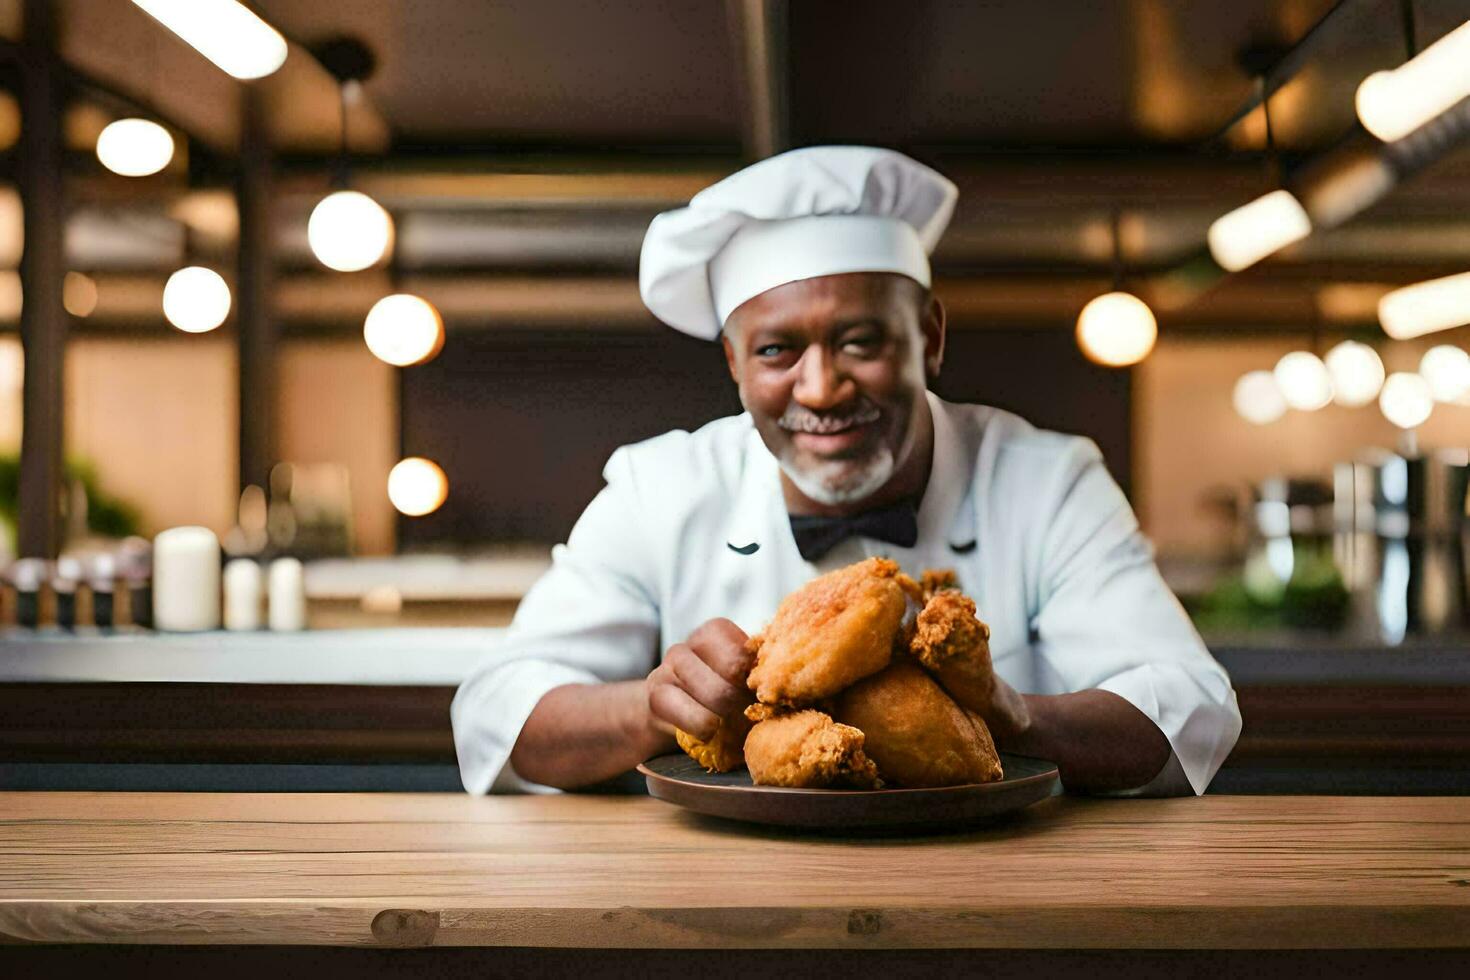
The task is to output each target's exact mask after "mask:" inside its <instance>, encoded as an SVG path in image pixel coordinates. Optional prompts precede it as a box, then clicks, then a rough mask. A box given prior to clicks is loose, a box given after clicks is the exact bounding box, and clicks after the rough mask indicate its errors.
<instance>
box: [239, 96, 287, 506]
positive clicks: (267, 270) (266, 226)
mask: <svg viewBox="0 0 1470 980" xmlns="http://www.w3.org/2000/svg"><path fill="white" fill-rule="evenodd" d="M242 104H243V112H244V118H243V120H242V122H243V125H242V126H241V135H240V177H239V183H238V186H237V194H238V198H237V201H238V206H239V210H240V243H239V251H238V253H237V262H238V268H237V272H236V278H235V290H236V292H237V293H238V296H239V303H238V306H237V310H238V315H237V318H236V327H237V333H238V338H239V345H240V347H239V353H240V364H239V370H240V419H239V425H240V472H239V477H240V489H241V490H243V489H244V488H245V487H247V486H250V485H252V484H254V485H255V486H258V487H265V486H266V485H267V480H268V479H269V477H270V469H271V467H272V466H273V465H275V462H276V424H275V423H276V388H277V375H278V372H277V370H276V367H277V365H276V353H277V351H276V348H277V346H278V342H279V339H280V327H279V324H278V323H277V322H276V317H275V311H274V310H272V309H271V302H270V296H271V289H272V285H273V281H274V279H275V265H274V259H273V255H272V252H271V181H272V169H273V160H272V155H271V149H270V144H269V138H268V134H267V132H266V120H265V105H264V96H263V94H262V93H261V92H260V90H259V89H257V88H256V87H254V86H249V85H247V86H246V87H245V92H244V95H243V100H242Z"/></svg>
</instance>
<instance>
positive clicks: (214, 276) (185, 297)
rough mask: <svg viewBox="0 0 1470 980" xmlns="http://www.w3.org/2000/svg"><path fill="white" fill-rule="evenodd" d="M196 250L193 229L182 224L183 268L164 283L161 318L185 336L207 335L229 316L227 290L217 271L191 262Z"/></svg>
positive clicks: (227, 287) (228, 294)
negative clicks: (188, 334)
mask: <svg viewBox="0 0 1470 980" xmlns="http://www.w3.org/2000/svg"><path fill="white" fill-rule="evenodd" d="M195 251H196V250H195V248H194V233H193V230H192V229H191V228H189V226H188V225H185V226H184V262H185V265H184V267H183V268H182V269H179V270H178V271H176V272H175V273H174V274H173V275H171V276H169V277H168V282H166V283H164V286H163V316H164V319H166V320H168V322H169V323H171V324H173V325H174V326H175V327H177V328H178V329H180V330H182V331H184V332H185V333H208V332H209V331H211V330H213V329H215V328H216V327H218V326H219V325H220V324H222V323H224V322H225V319H226V318H227V317H228V316H229V315H230V287H229V284H228V283H226V282H225V279H224V277H223V276H221V275H220V274H219V273H218V272H216V271H214V270H213V269H211V268H208V267H207V266H203V265H197V264H194V263H192V262H191V261H190V260H191V259H192V257H193V255H194V253H195Z"/></svg>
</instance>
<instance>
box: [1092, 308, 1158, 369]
mask: <svg viewBox="0 0 1470 980" xmlns="http://www.w3.org/2000/svg"><path fill="white" fill-rule="evenodd" d="M1158 337H1159V325H1158V321H1157V320H1155V319H1154V314H1153V310H1150V309H1149V308H1148V304H1147V303H1145V302H1144V301H1143V300H1141V299H1139V298H1138V297H1137V296H1134V295H1133V294H1132V293H1122V292H1113V293H1104V294H1103V295H1101V296H1098V297H1096V298H1095V299H1093V300H1092V301H1091V302H1089V303H1088V304H1087V305H1086V306H1084V307H1082V312H1081V313H1079V314H1078V315H1077V345H1078V346H1079V347H1081V348H1082V353H1083V354H1085V355H1086V356H1087V359H1088V360H1090V361H1092V362H1094V363H1096V364H1102V365H1105V366H1107V367H1127V366H1129V365H1130V364H1137V363H1138V362H1139V361H1141V360H1143V359H1144V358H1145V357H1147V356H1148V355H1149V352H1150V351H1152V350H1153V349H1154V342H1155V341H1156V340H1158Z"/></svg>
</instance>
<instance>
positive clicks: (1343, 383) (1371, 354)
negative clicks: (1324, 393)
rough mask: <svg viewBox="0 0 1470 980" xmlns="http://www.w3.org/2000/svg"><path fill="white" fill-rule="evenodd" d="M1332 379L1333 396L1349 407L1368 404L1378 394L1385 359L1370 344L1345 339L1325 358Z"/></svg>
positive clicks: (1381, 386)
mask: <svg viewBox="0 0 1470 980" xmlns="http://www.w3.org/2000/svg"><path fill="white" fill-rule="evenodd" d="M1322 361H1323V363H1324V364H1326V366H1327V374H1328V375H1329V377H1330V378H1331V379H1332V400H1333V401H1335V402H1337V404H1339V405H1343V406H1346V407H1348V408H1357V407H1359V406H1362V405H1367V404H1368V403H1369V402H1371V401H1373V399H1375V398H1377V397H1378V392H1379V391H1380V390H1381V389H1382V388H1383V379H1384V377H1385V375H1384V370H1383V359H1382V358H1380V357H1379V356H1378V352H1377V351H1376V350H1374V349H1373V348H1371V347H1369V346H1368V345H1367V344H1362V343H1359V342H1358V341H1356V340H1344V341H1343V342H1342V343H1340V344H1338V345H1337V346H1336V347H1334V348H1332V349H1331V350H1330V351H1328V352H1327V356H1326V357H1324V358H1323V359H1322Z"/></svg>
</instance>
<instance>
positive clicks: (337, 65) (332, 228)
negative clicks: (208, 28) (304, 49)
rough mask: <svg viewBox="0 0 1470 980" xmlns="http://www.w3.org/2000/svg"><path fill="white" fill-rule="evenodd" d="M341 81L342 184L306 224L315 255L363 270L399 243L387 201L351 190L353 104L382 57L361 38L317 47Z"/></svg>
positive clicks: (343, 268) (334, 265)
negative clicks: (349, 117) (350, 115)
mask: <svg viewBox="0 0 1470 980" xmlns="http://www.w3.org/2000/svg"><path fill="white" fill-rule="evenodd" d="M312 51H313V53H314V54H315V55H316V57H317V60H318V61H320V62H321V63H322V65H323V67H325V68H326V69H327V71H328V72H329V73H331V75H332V77H333V78H335V79H336V80H337V94H338V97H339V105H340V136H341V145H340V150H339V154H338V158H337V173H336V176H335V183H336V184H337V187H338V189H337V190H336V191H334V192H333V193H331V194H328V195H327V196H326V197H324V198H322V199H321V201H319V202H318V203H317V205H316V207H315V208H313V209H312V212H311V217H310V219H308V220H307V223H306V240H307V243H308V244H309V245H310V246H311V251H312V254H314V255H315V256H316V257H317V259H318V260H319V261H320V262H321V263H322V264H323V265H325V266H326V267H327V268H329V269H335V270H337V271H338V272H357V271H359V270H362V269H366V268H368V267H369V266H371V265H373V264H375V263H377V262H378V261H379V260H381V259H382V258H383V256H384V255H386V254H388V252H389V250H390V249H392V247H393V219H392V217H390V216H389V214H388V212H387V211H386V210H384V209H383V206H382V205H381V204H379V203H378V202H377V201H374V200H373V199H372V198H371V197H369V196H368V195H366V194H364V193H362V192H361V191H353V190H347V189H346V188H347V182H348V181H347V178H348V173H347V171H348V165H347V164H348V155H349V153H350V152H351V148H350V144H349V143H348V139H347V109H348V106H349V104H350V103H352V102H354V101H355V100H356V99H357V97H358V94H359V93H360V92H361V90H362V82H363V80H364V79H366V78H368V77H369V76H370V75H372V73H373V68H374V66H375V64H376V62H375V61H374V59H373V55H372V52H371V51H369V50H368V49H367V47H366V46H365V45H363V43H362V42H361V41H358V40H356V39H354V38H349V37H334V38H330V39H328V40H327V41H324V42H322V43H321V44H318V45H315V46H314V47H313V48H312Z"/></svg>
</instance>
